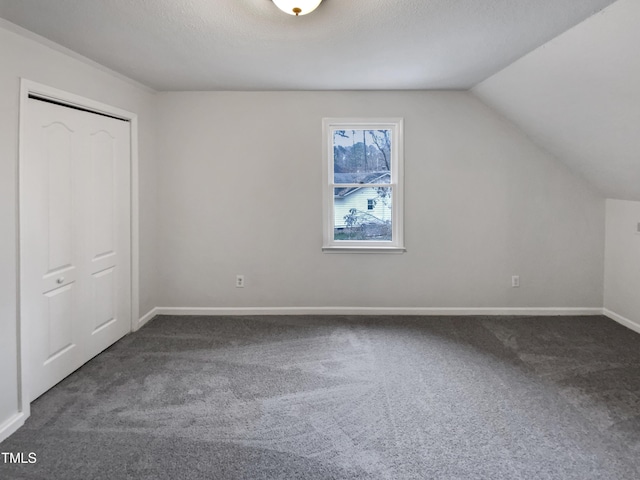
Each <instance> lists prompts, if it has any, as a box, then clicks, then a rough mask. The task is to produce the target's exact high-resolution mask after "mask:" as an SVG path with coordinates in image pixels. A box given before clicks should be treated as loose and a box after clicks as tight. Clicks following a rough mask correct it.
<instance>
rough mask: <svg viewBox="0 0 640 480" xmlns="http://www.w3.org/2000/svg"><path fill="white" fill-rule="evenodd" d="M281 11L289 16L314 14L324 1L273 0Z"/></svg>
mask: <svg viewBox="0 0 640 480" xmlns="http://www.w3.org/2000/svg"><path fill="white" fill-rule="evenodd" d="M273 3H275V4H276V7H278V8H279V9H280V10H282V11H283V12H285V13H288V14H289V15H295V16H296V17H297V16H298V15H306V14H307V13H311V12H313V11H314V10H315V9H316V8H318V5H320V3H322V0H273Z"/></svg>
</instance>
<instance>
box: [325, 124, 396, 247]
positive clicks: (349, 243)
mask: <svg viewBox="0 0 640 480" xmlns="http://www.w3.org/2000/svg"><path fill="white" fill-rule="evenodd" d="M381 128H384V129H388V130H391V131H392V136H393V140H392V144H391V160H392V162H391V172H390V175H391V178H390V182H389V183H388V184H383V185H382V186H384V187H388V188H390V189H391V203H392V205H393V209H392V212H391V218H392V223H391V228H392V240H391V241H384V242H383V241H371V240H369V241H366V240H364V241H356V240H334V227H335V211H334V209H335V199H334V197H335V188H342V187H346V188H354V187H360V188H368V187H375V186H376V184H371V185H370V184H336V183H335V178H334V171H333V170H334V162H333V135H332V132H333V131H334V130H342V129H344V130H352V129H353V130H376V129H381ZM322 165H323V168H322V172H323V173H322V181H323V186H322V218H323V220H322V224H323V227H322V246H323V249H322V251H323V252H331V253H352V252H355V250H356V249H364V250H367V253H380V252H389V251H390V250H391V249H395V250H396V252H395V253H403V252H404V251H405V248H404V119H403V118H402V117H385V118H366V117H360V118H332V117H325V118H323V119H322ZM351 193H353V192H351ZM375 248H379V249H380V251H376V250H375Z"/></svg>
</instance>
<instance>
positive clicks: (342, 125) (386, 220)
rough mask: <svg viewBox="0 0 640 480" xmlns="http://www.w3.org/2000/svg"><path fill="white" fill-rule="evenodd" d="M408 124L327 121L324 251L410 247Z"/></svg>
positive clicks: (325, 140) (396, 120)
mask: <svg viewBox="0 0 640 480" xmlns="http://www.w3.org/2000/svg"><path fill="white" fill-rule="evenodd" d="M402 123H403V122H402V119H401V118H387V119H366V118H362V119H342V118H325V119H324V120H323V135H324V142H323V143H324V151H323V156H324V179H325V185H324V197H325V198H324V208H323V214H324V242H323V250H324V251H327V252H402V251H404V243H403V238H402V234H403V226H402V219H403V212H402V200H403V191H402V188H403V183H402V172H403V168H402V167H403V157H402Z"/></svg>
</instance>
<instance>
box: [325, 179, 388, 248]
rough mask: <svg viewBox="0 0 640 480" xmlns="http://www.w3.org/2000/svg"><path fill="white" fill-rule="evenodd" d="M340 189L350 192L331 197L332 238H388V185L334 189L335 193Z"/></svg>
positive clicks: (381, 239)
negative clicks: (332, 213) (332, 215)
mask: <svg viewBox="0 0 640 480" xmlns="http://www.w3.org/2000/svg"><path fill="white" fill-rule="evenodd" d="M343 190H352V191H351V192H350V193H348V194H347V195H337V194H336V196H335V197H334V199H333V212H334V229H333V239H334V240H358V241H362V240H368V241H376V242H390V241H392V223H391V221H392V204H391V198H392V196H391V187H362V188H356V189H339V188H337V189H336V192H337V191H343ZM370 205H372V206H373V208H372V209H369V206H370Z"/></svg>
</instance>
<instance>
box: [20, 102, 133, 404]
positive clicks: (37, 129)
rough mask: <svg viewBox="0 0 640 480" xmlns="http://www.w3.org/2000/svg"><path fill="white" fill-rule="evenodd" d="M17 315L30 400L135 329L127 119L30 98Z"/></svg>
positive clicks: (22, 176) (22, 177)
mask: <svg viewBox="0 0 640 480" xmlns="http://www.w3.org/2000/svg"><path fill="white" fill-rule="evenodd" d="M24 115H25V118H24V124H23V125H24V132H23V135H25V137H24V139H23V143H22V145H23V151H22V158H21V161H20V169H21V171H20V222H21V230H20V235H21V240H20V246H21V253H20V259H21V292H20V294H21V315H22V319H23V321H22V325H23V327H24V331H23V332H22V333H23V335H25V336H26V339H27V342H26V343H27V349H28V351H27V352H26V354H27V355H26V357H27V365H26V366H25V367H26V378H27V381H28V383H29V385H28V391H29V393H30V399H31V400H33V399H35V398H37V397H38V396H40V395H41V394H42V393H44V392H45V391H47V390H48V389H49V388H51V387H52V386H54V385H55V384H56V383H58V382H59V381H60V380H62V379H63V378H65V377H66V376H67V375H69V374H70V373H72V372H73V371H74V370H76V369H77V368H78V367H80V366H81V365H82V364H83V363H85V362H86V361H88V360H89V359H91V358H92V357H94V356H95V355H97V354H98V353H100V352H101V351H102V350H104V349H105V348H107V347H108V346H110V345H111V344H113V343H114V342H115V341H117V340H118V339H119V338H121V337H122V336H123V335H125V334H126V333H127V332H129V330H130V326H131V308H130V306H131V253H130V252H131V240H130V238H131V227H130V212H131V185H130V179H131V175H130V166H131V158H130V130H129V123H128V122H125V121H122V120H118V119H114V118H109V117H105V116H102V115H98V114H95V113H90V112H84V111H80V110H76V109H72V108H68V107H64V106H60V105H55V104H51V103H47V102H43V101H40V100H36V99H29V100H28V102H27V106H26V110H25V111H24Z"/></svg>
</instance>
